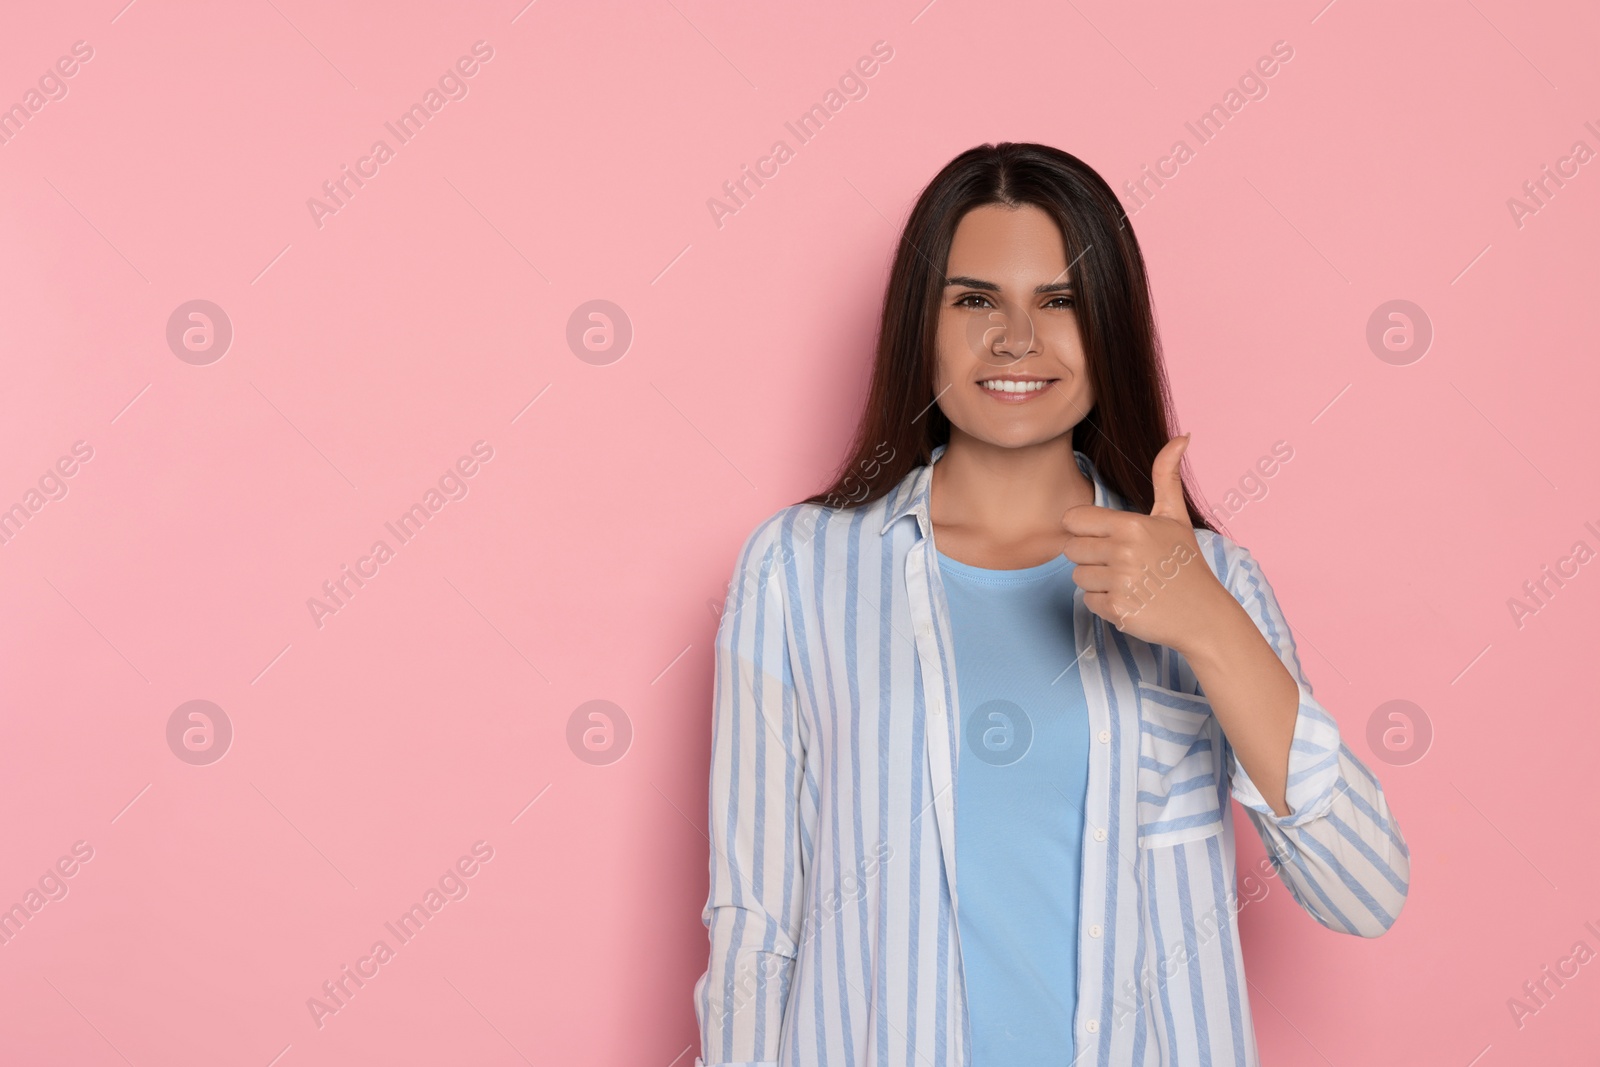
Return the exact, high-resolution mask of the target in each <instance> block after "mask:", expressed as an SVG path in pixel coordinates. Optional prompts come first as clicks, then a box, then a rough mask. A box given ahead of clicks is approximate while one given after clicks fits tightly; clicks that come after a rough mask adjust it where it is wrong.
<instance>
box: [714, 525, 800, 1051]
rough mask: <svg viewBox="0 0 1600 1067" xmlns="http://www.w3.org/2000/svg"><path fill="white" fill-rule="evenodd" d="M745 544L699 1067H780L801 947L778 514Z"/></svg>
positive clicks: (724, 706) (793, 736)
mask: <svg viewBox="0 0 1600 1067" xmlns="http://www.w3.org/2000/svg"><path fill="white" fill-rule="evenodd" d="M781 515H782V513H781V512H780V513H779V515H776V516H773V517H772V518H771V519H769V520H767V521H766V522H765V523H763V524H762V525H761V526H760V527H758V528H757V529H756V530H755V532H753V533H752V534H751V535H750V537H749V538H748V539H747V540H746V542H745V544H744V547H743V549H742V550H741V552H740V556H739V562H738V564H737V565H736V566H735V568H734V574H733V581H732V583H731V585H730V587H729V591H728V598H727V602H726V604H725V606H724V609H723V613H722V619H721V622H720V623H719V624H718V627H717V637H716V646H715V678H714V682H713V695H712V704H713V707H712V741H711V744H712V750H711V773H710V793H709V797H708V805H707V806H708V809H709V818H708V835H709V837H710V840H711V848H710V886H709V890H708V892H707V896H706V904H705V909H704V911H703V913H702V916H701V918H702V921H703V922H704V924H705V926H706V930H707V935H708V938H709V940H710V959H709V962H708V965H707V968H706V970H705V973H704V974H702V975H701V977H700V979H699V980H698V981H697V982H696V983H695V988H694V1002H695V1013H696V1015H697V1017H698V1019H699V1024H700V1055H699V1056H698V1057H697V1058H696V1060H695V1063H696V1065H697V1067H774V1065H775V1064H776V1063H777V1060H778V1053H779V1042H780V1038H781V1035H782V1032H783V1012H784V1005H785V1003H786V1001H787V998H788V993H789V984H790V979H791V977H792V974H793V970H794V961H795V957H796V955H797V953H798V947H797V946H798V940H799V937H800V925H801V911H802V906H803V888H804V880H805V869H806V866H807V847H808V842H809V840H810V838H809V835H808V833H807V832H806V827H805V826H804V824H803V819H802V813H801V803H800V801H801V788H802V785H803V781H804V770H805V745H804V740H805V739H804V731H803V729H802V724H801V721H800V715H799V712H798V709H797V706H796V702H795V686H794V676H793V673H792V671H791V669H790V660H789V650H788V639H787V632H786V627H785V607H784V595H783V587H782V583H781V577H782V562H783V559H782V549H781V547H780V546H781V541H782V537H781V534H782V527H783V524H782V521H781Z"/></svg>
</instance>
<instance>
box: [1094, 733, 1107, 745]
mask: <svg viewBox="0 0 1600 1067" xmlns="http://www.w3.org/2000/svg"><path fill="white" fill-rule="evenodd" d="M1095 736H1097V737H1098V738H1099V739H1100V743H1101V744H1102V745H1104V744H1108V743H1109V742H1110V741H1111V731H1110V730H1101V731H1100V732H1099V733H1098V734H1096V735H1095Z"/></svg>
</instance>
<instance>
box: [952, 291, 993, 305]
mask: <svg viewBox="0 0 1600 1067" xmlns="http://www.w3.org/2000/svg"><path fill="white" fill-rule="evenodd" d="M968 300H982V301H983V302H984V303H985V304H987V303H988V302H989V298H988V297H986V296H983V295H982V294H980V293H968V294H967V295H966V296H963V297H961V298H960V299H958V300H957V301H956V302H955V306H956V307H958V308H975V307H978V305H977V304H969V303H967V301H968Z"/></svg>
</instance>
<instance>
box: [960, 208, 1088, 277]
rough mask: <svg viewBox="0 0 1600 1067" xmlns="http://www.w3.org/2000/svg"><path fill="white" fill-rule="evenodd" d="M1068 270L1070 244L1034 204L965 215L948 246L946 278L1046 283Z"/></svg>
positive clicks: (970, 212)
mask: <svg viewBox="0 0 1600 1067" xmlns="http://www.w3.org/2000/svg"><path fill="white" fill-rule="evenodd" d="M1066 268H1067V248H1066V242H1065V240H1064V239H1063V238H1062V236H1061V230H1060V229H1059V228H1058V227H1057V226H1056V223H1055V220H1054V219H1053V218H1051V217H1050V216H1049V215H1048V214H1046V213H1045V212H1044V211H1043V210H1042V209H1040V208H1037V207H1035V206H1034V205H1032V204H1022V205H1019V206H1017V207H1010V206H1007V205H1004V204H983V205H980V206H979V207H975V208H973V209H972V210H971V211H969V212H967V213H966V215H964V216H962V219H961V221H960V222H959V223H958V224H957V225H956V232H955V235H954V238H953V239H952V241H951V243H950V262H949V267H948V269H947V271H946V273H947V274H966V275H975V276H979V277H985V278H987V279H989V280H993V281H996V282H998V281H1002V280H1004V279H1006V278H1013V279H1019V280H1020V279H1034V278H1035V277H1036V276H1043V278H1044V279H1046V280H1048V279H1051V278H1055V277H1056V276H1058V275H1061V274H1062V273H1063V272H1065V271H1066Z"/></svg>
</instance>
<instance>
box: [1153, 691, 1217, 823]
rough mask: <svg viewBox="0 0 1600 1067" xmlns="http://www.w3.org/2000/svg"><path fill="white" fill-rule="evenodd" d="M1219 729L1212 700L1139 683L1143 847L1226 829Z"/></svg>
mask: <svg viewBox="0 0 1600 1067" xmlns="http://www.w3.org/2000/svg"><path fill="white" fill-rule="evenodd" d="M1219 735H1220V728H1219V727H1218V726H1217V725H1216V719H1215V717H1214V716H1213V715H1212V713H1211V701H1210V700H1208V699H1206V698H1205V697H1203V696H1196V695H1195V694H1193V693H1180V692H1178V691H1177V690H1175V689H1167V688H1166V687H1164V686H1159V685H1155V684H1154V683H1151V682H1145V681H1141V682H1139V773H1138V776H1137V780H1138V800H1137V808H1138V820H1139V847H1140V848H1160V847H1162V846H1165V845H1178V844H1182V843H1184V842H1185V841H1197V840H1201V839H1203V838H1207V837H1210V836H1212V835H1213V834H1220V833H1221V832H1222V802H1221V796H1220V789H1219V786H1218V782H1219V776H1218V769H1219V767H1220V758H1219V752H1218V748H1219V747H1220V737H1219Z"/></svg>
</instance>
